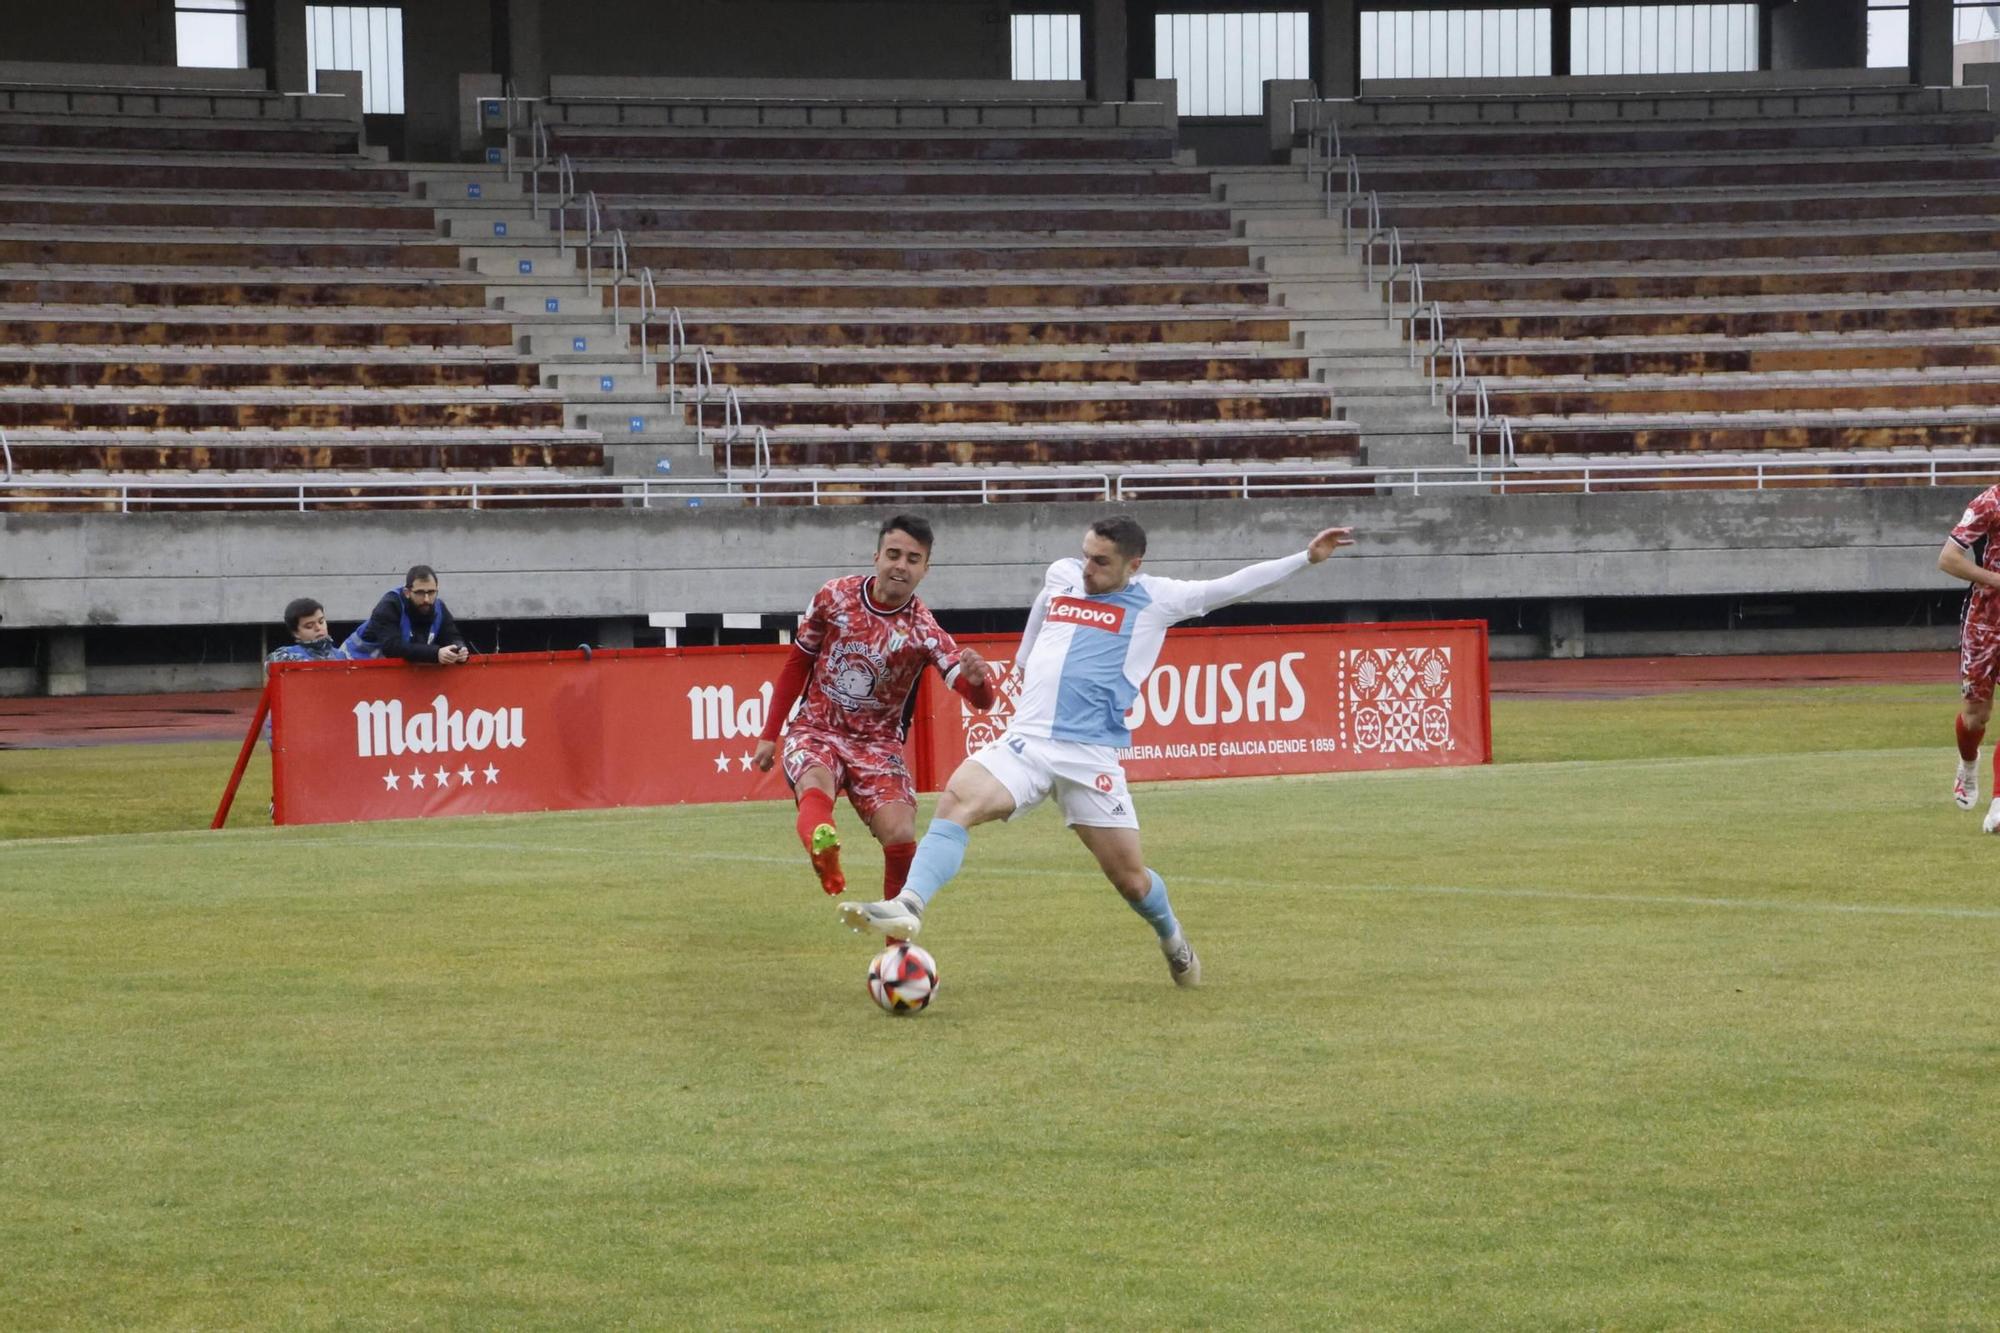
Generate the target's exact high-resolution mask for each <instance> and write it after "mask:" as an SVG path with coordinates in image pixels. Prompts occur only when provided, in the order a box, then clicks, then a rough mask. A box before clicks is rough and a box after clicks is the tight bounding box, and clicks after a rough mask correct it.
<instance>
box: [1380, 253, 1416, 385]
mask: <svg viewBox="0 0 2000 1333" xmlns="http://www.w3.org/2000/svg"><path fill="white" fill-rule="evenodd" d="M1406 271H1407V272H1408V273H1409V275H1410V316H1409V317H1410V321H1411V323H1412V324H1414V323H1415V322H1416V317H1417V311H1419V310H1421V309H1422V308H1423V305H1424V266H1423V265H1422V264H1419V263H1417V262H1416V261H1415V260H1411V261H1410V262H1409V263H1408V264H1407V265H1401V266H1398V267H1397V268H1396V269H1395V270H1394V271H1392V272H1391V273H1390V274H1389V281H1388V283H1387V285H1386V288H1385V290H1384V291H1383V293H1382V322H1383V323H1384V324H1394V323H1395V322H1396V279H1397V278H1400V277H1402V276H1403V274H1404V273H1405V272H1406ZM1411 364H1413V365H1414V364H1415V362H1414V361H1412V363H1411Z"/></svg>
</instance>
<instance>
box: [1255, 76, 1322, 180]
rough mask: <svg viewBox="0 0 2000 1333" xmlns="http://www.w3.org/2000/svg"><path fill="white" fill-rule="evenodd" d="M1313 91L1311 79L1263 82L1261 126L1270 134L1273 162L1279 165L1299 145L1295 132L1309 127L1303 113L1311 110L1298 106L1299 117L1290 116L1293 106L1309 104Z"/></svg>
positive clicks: (1267, 80) (1269, 80) (1308, 122)
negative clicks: (1302, 103)
mask: <svg viewBox="0 0 2000 1333" xmlns="http://www.w3.org/2000/svg"><path fill="white" fill-rule="evenodd" d="M1313 93H1314V89H1313V85H1312V81H1311V80H1310V79H1266V80H1264V127H1265V128H1266V129H1267V130H1269V131H1270V134H1271V157H1272V160H1274V161H1278V162H1282V161H1284V160H1285V155H1286V154H1287V153H1289V152H1290V151H1291V148H1292V145H1293V144H1295V143H1297V142H1298V131H1299V130H1300V129H1304V128H1309V127H1310V124H1311V122H1310V120H1309V119H1307V118H1306V115H1305V113H1308V112H1310V111H1311V109H1312V108H1310V107H1300V108H1299V111H1300V113H1301V115H1300V118H1299V119H1297V120H1294V119H1293V117H1292V104H1293V103H1295V102H1305V101H1310V100H1311V99H1312V97H1313Z"/></svg>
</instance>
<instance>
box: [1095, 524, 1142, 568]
mask: <svg viewBox="0 0 2000 1333" xmlns="http://www.w3.org/2000/svg"><path fill="white" fill-rule="evenodd" d="M1090 530H1091V531H1092V532H1094V533H1096V534H1097V535H1098V536H1100V537H1102V538H1104V540H1105V541H1108V542H1110V543H1111V544H1112V545H1113V546H1115V547H1117V548H1118V554H1120V555H1122V556H1124V557H1125V558H1126V559H1127V560H1137V559H1138V558H1139V557H1140V556H1142V555H1144V554H1146V530H1145V529H1144V528H1142V527H1140V526H1139V520H1138V519H1136V518H1133V517H1132V516H1131V515H1130V514H1113V515H1111V517H1109V518H1100V519H1098V520H1097V521H1096V522H1095V523H1093V524H1091V525H1090Z"/></svg>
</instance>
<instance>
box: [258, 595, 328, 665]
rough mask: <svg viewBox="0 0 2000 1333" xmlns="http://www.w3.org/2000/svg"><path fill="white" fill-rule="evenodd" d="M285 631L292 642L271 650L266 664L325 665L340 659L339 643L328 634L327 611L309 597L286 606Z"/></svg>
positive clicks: (293, 601)
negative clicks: (306, 663)
mask: <svg viewBox="0 0 2000 1333" xmlns="http://www.w3.org/2000/svg"><path fill="white" fill-rule="evenodd" d="M285 628H286V629H287V630H288V631H290V633H291V636H292V641H291V642H290V643H287V644H283V645H281V646H279V647H277V648H274V649H272V650H271V653H270V655H269V656H267V657H266V658H265V659H264V660H265V661H267V662H328V661H333V660H334V659H337V658H339V657H341V656H342V653H341V650H340V644H339V643H338V642H336V641H335V640H334V638H333V636H332V635H331V634H330V633H328V632H327V628H326V608H325V607H323V606H321V605H320V604H319V603H318V602H316V601H314V600H313V599H312V598H310V597H297V598H294V599H292V601H291V602H289V603H288V604H287V605H286V606H285Z"/></svg>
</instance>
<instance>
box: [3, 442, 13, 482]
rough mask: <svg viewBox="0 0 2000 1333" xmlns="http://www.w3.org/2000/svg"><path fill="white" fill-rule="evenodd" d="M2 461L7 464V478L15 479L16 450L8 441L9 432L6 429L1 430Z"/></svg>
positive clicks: (9, 479)
mask: <svg viewBox="0 0 2000 1333" xmlns="http://www.w3.org/2000/svg"><path fill="white" fill-rule="evenodd" d="M0 461H4V462H5V464H6V466H7V480H8V481H12V480H14V450H13V447H12V446H11V445H9V444H8V443H7V432H6V431H4V430H0Z"/></svg>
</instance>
